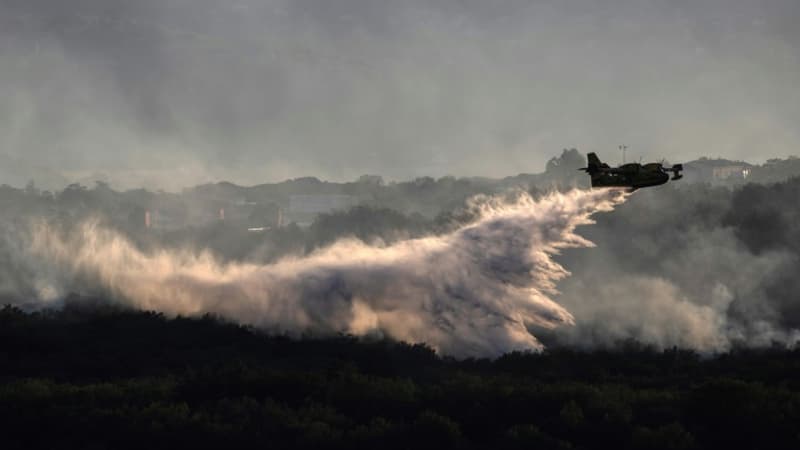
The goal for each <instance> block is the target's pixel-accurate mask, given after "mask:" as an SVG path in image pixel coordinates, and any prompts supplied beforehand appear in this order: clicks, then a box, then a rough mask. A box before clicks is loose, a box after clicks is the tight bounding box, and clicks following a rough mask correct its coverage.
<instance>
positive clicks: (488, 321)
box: [30, 190, 625, 356]
mask: <svg viewBox="0 0 800 450" xmlns="http://www.w3.org/2000/svg"><path fill="white" fill-rule="evenodd" d="M509 197H510V198H509ZM624 198H625V194H624V193H622V192H620V191H616V190H596V191H581V190H574V191H572V192H569V193H566V194H562V193H553V194H550V195H548V196H546V197H543V198H542V199H539V200H534V199H532V198H531V197H530V196H529V195H528V194H526V193H523V192H520V193H515V194H513V195H510V196H505V197H502V198H501V197H478V198H476V199H474V200H473V201H471V202H470V204H469V206H468V208H470V209H471V211H470V212H471V213H473V214H474V217H475V220H473V221H472V222H471V223H469V224H467V225H463V226H460V227H459V228H457V229H456V230H455V231H453V232H451V233H448V234H444V235H440V236H430V237H425V238H420V239H412V240H406V241H402V242H399V243H396V244H393V245H389V246H382V247H381V246H370V245H367V244H365V243H363V242H361V241H357V240H344V241H339V242H337V243H335V244H333V245H332V246H330V247H327V248H325V249H322V250H319V251H316V252H314V253H312V254H310V255H308V256H303V257H289V258H284V259H282V260H280V261H278V262H277V263H274V264H269V265H258V264H247V263H238V262H237V263H226V264H224V263H221V262H219V261H218V260H217V259H216V258H215V257H214V256H213V255H211V254H210V253H209V252H202V253H199V254H198V253H195V252H191V251H180V252H179V251H172V250H159V251H154V252H145V251H142V250H140V249H138V248H137V247H136V246H135V245H133V244H132V243H131V242H130V241H129V240H127V239H126V238H125V237H123V236H122V235H120V234H118V233H117V232H114V231H110V230H109V229H105V228H104V227H102V226H100V225H98V223H96V222H92V223H87V224H85V225H83V226H82V227H80V228H79V229H78V230H77V231H73V232H59V231H56V230H54V229H53V228H52V227H48V226H45V225H40V226H37V227H36V228H35V232H34V233H33V236H32V242H31V246H30V248H31V251H30V254H31V255H33V256H34V257H36V258H38V259H39V264H41V265H44V266H46V269H45V268H43V270H41V271H40V272H39V273H40V274H41V277H42V279H41V280H39V281H38V282H37V283H36V285H37V286H38V289H37V290H38V292H40V293H41V294H44V295H45V296H48V297H50V298H57V297H59V296H63V295H64V294H66V293H67V292H70V291H75V290H77V291H85V290H86V289H88V287H90V286H96V285H99V286H101V287H102V288H103V289H106V290H107V291H109V292H110V293H111V294H113V296H114V297H115V298H120V299H123V301H124V302H126V303H127V304H129V305H130V306H133V307H136V308H143V309H148V310H157V311H162V312H165V313H168V314H184V315H196V314H204V313H214V314H219V315H221V316H223V317H226V318H229V319H232V320H236V321H238V322H241V323H245V324H250V325H254V326H257V327H259V328H263V329H266V330H269V331H271V332H286V333H289V334H292V335H297V334H301V333H307V332H311V333H315V334H323V335H324V334H329V333H337V332H347V333H353V334H356V335H366V334H378V335H385V336H389V337H391V338H394V339H400V340H404V341H409V342H424V343H426V344H429V345H431V346H432V347H434V348H435V349H437V350H438V351H441V352H443V353H446V354H451V355H456V356H494V355H499V354H501V353H503V352H507V351H510V350H537V349H541V348H542V344H541V343H540V342H539V340H538V339H537V338H536V337H535V336H534V335H533V334H531V333H530V332H529V327H537V328H544V329H552V328H555V327H557V326H559V325H570V324H573V322H574V319H573V316H572V314H570V312H569V311H567V310H566V309H565V308H564V307H562V306H560V305H559V304H557V303H555V302H554V301H553V300H552V299H551V296H552V295H553V294H555V293H556V283H557V282H558V281H559V280H561V279H563V278H565V277H566V276H568V275H569V272H567V270H566V269H565V268H564V267H562V266H561V265H560V264H558V263H556V262H555V261H554V260H553V259H552V256H553V255H554V254H556V253H558V252H559V251H560V250H561V249H564V248H575V247H590V246H592V245H593V244H592V243H591V242H589V241H587V240H585V239H583V238H582V237H580V236H578V235H577V234H575V228H576V227H577V226H579V225H584V224H589V223H592V221H591V218H590V216H591V215H592V214H593V213H596V212H598V211H609V210H611V209H612V208H613V207H614V206H615V205H616V204H618V203H620V202H622V201H623V200H624Z"/></svg>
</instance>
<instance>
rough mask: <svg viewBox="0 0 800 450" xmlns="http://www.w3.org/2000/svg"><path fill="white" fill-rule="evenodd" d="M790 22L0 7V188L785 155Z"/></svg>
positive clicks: (463, 5) (773, 3) (656, 12)
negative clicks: (602, 159)
mask: <svg viewBox="0 0 800 450" xmlns="http://www.w3.org/2000/svg"><path fill="white" fill-rule="evenodd" d="M799 22H800V2H798V1H797V0H767V1H755V0H658V1H656V0H605V1H596V0H543V1H535V0H529V1H522V0H496V1H492V2H487V1H485V0H484V1H481V0H429V1H421V0H383V1H378V0H236V1H233V0H127V1H126V0H71V1H64V0H0V166H2V167H0V184H2V183H11V184H19V180H20V179H23V178H24V177H30V176H34V177H37V181H38V178H45V177H53V178H58V175H59V174H60V175H61V176H63V178H64V179H84V180H86V179H92V178H93V177H94V178H97V177H100V176H101V175H105V176H106V177H109V178H111V181H112V182H114V183H115V184H118V185H124V186H138V185H146V186H151V187H166V188H169V189H176V188H179V187H181V186H185V185H190V184H195V183H199V182H205V181H216V180H220V179H229V180H231V181H235V182H239V183H251V184H252V183H258V182H266V181H279V180H282V179H285V178H289V177H297V176H304V175H314V176H318V177H321V178H327V179H332V180H342V179H352V178H355V177H357V176H358V175H360V174H364V173H375V174H381V175H384V176H385V177H386V178H389V179H404V178H410V177H414V176H420V175H433V176H440V175H445V174H452V175H487V176H505V175H513V174H517V173H520V172H538V171H541V170H543V168H544V163H545V162H546V160H547V159H549V158H550V157H551V156H553V155H555V154H557V153H559V152H560V150H561V149H562V148H564V147H578V148H579V149H581V150H582V151H584V152H585V151H589V150H596V151H599V152H600V154H601V156H606V155H607V159H609V160H610V161H611V162H617V161H619V159H620V158H621V156H620V155H619V152H618V151H617V145H619V144H622V143H624V144H627V145H628V146H629V147H630V150H629V155H630V157H631V158H637V157H639V156H642V157H644V158H657V159H661V158H662V157H666V158H668V159H669V160H671V161H674V162H678V161H681V160H690V159H694V158H696V157H698V156H702V155H708V156H722V157H728V158H734V159H747V160H749V161H752V162H760V161H763V160H764V159H766V158H769V157H785V156H787V155H790V154H798V153H800V146H798V143H800V130H799V129H798V125H797V124H798V123H800V121H799V120H798V119H800V89H798V87H800V31H798V27H797V26H796V24H797V23H799ZM30 174H32V175H30ZM58 179H60V178H58Z"/></svg>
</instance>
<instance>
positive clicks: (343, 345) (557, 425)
mask: <svg viewBox="0 0 800 450" xmlns="http://www.w3.org/2000/svg"><path fill="white" fill-rule="evenodd" d="M798 369H800V352H798V351H796V350H785V349H780V350H779V349H773V350H761V351H749V350H735V351H732V352H731V353H728V354H723V355H716V356H700V355H698V354H696V353H693V352H691V351H683V350H679V349H672V350H667V351H663V352H657V351H654V350H652V349H649V348H646V347H643V346H641V345H637V344H635V343H627V344H624V345H621V346H620V347H618V349H617V350H614V351H595V352H590V353H589V352H579V351H574V350H567V349H553V350H550V351H547V352H544V353H542V354H527V353H526V354H520V353H513V354H508V355H505V356H503V357H501V358H499V359H497V360H495V361H489V360H466V361H456V360H452V359H447V358H441V357H439V356H437V355H436V354H435V353H434V352H433V351H432V350H431V349H429V348H426V347H425V346H421V345H408V344H402V343H394V342H389V341H386V340H381V339H372V340H369V339H356V338H353V337H349V336H338V337H337V336H334V337H312V336H308V337H306V338H305V339H290V338H287V337H280V336H265V335H263V334H260V333H258V332H255V331H253V330H251V329H248V328H244V327H240V326H237V325H232V324H228V323H224V322H222V321H219V320H217V319H214V318H211V317H203V318H195V319H190V318H172V319H170V318H166V317H164V316H162V315H160V314H156V313H149V312H132V311H126V310H122V309H118V308H114V307H108V306H105V307H100V306H97V305H94V306H87V304H86V302H71V303H68V304H67V306H66V307H65V308H64V309H63V310H61V311H59V312H41V313H25V312H23V311H21V310H19V309H16V308H13V307H6V308H5V309H3V310H2V311H0V370H1V372H0V377H1V378H0V379H2V385H0V424H2V428H3V430H4V431H3V439H2V440H3V442H4V444H5V445H4V448H31V447H48V448H64V447H79V448H156V447H165V448H166V447H170V448H177V447H180V448H221V447H225V448H230V447H253V448H256V447H260V448H343V447H364V448H422V446H423V445H424V446H441V447H457V448H673V449H679V448H721V447H723V446H727V447H747V448H798V444H800V435H798V431H797V428H796V424H797V423H798V420H800V381H798V380H797V379H796V377H794V374H795V373H797V371H798Z"/></svg>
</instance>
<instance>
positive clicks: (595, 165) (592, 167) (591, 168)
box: [579, 152, 603, 174]
mask: <svg viewBox="0 0 800 450" xmlns="http://www.w3.org/2000/svg"><path fill="white" fill-rule="evenodd" d="M587 158H588V160H589V164H588V165H587V166H586V167H584V168H582V169H579V170H583V171H584V172H587V173H589V174H595V173H597V172H598V171H599V170H600V168H601V167H603V163H602V162H601V161H600V158H598V157H597V153H594V152H592V153H589V154H588V155H587Z"/></svg>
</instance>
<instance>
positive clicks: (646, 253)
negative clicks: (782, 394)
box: [545, 180, 800, 351]
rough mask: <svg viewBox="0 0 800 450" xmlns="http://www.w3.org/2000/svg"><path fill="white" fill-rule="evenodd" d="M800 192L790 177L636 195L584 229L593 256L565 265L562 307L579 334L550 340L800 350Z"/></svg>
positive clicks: (560, 333) (565, 260) (568, 258)
mask: <svg viewBox="0 0 800 450" xmlns="http://www.w3.org/2000/svg"><path fill="white" fill-rule="evenodd" d="M799 188H800V183H798V180H793V181H790V182H787V183H785V184H779V185H775V186H770V187H767V186H758V185H749V186H747V187H744V188H740V189H738V190H736V191H733V192H731V191H730V190H729V189H727V188H710V187H708V186H703V185H694V186H680V187H674V186H672V187H670V186H667V187H664V188H657V189H650V190H643V191H641V192H637V193H636V195H633V196H632V197H631V199H630V201H628V202H626V203H625V204H624V205H622V206H621V207H620V208H618V209H617V210H615V212H614V214H610V215H603V216H600V217H598V223H597V224H596V225H595V226H593V227H590V228H587V229H586V231H585V234H586V236H587V238H589V239H591V240H592V241H593V242H595V243H597V248H596V249H594V251H592V252H584V253H581V254H577V253H574V252H567V253H566V254H565V255H564V256H563V257H562V258H560V259H559V262H561V263H562V264H565V265H566V266H567V267H570V269H571V270H572V272H573V273H574V276H573V277H570V278H569V279H566V280H564V282H563V283H561V285H560V289H561V291H562V294H561V295H559V296H558V297H557V298H556V300H557V301H558V302H559V304H561V305H562V306H564V307H565V308H567V309H568V310H569V311H570V312H571V313H572V314H573V315H574V316H575V321H576V323H577V324H578V325H577V326H576V327H564V328H561V329H559V330H556V332H555V333H554V334H553V335H552V336H548V338H552V339H553V341H552V342H551V341H549V340H547V339H545V341H546V342H549V343H559V344H564V345H569V346H579V347H584V348H597V347H614V346H616V345H618V344H619V342H620V341H625V340H636V341H639V342H643V343H646V344H649V345H653V346H655V347H657V348H668V347H672V346H678V347H684V348H693V349H697V350H701V351H724V350H728V349H730V348H732V347H734V346H747V347H764V346H770V345H773V344H779V345H790V346H791V345H794V344H796V343H797V342H798V340H799V339H800V332H799V331H798V324H800V314H798V308H797V306H796V305H797V304H798V302H797V295H796V292H797V290H796V285H797V282H796V281H795V280H796V279H797V277H796V273H797V261H798V250H797V245H796V242H798V234H800V233H798V230H797V229H796V228H795V226H794V223H797V222H796V221H797V211H798V210H797V208H796V207H795V206H794V205H793V199H794V198H796V197H795V196H796V195H797V192H798V189H799Z"/></svg>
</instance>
